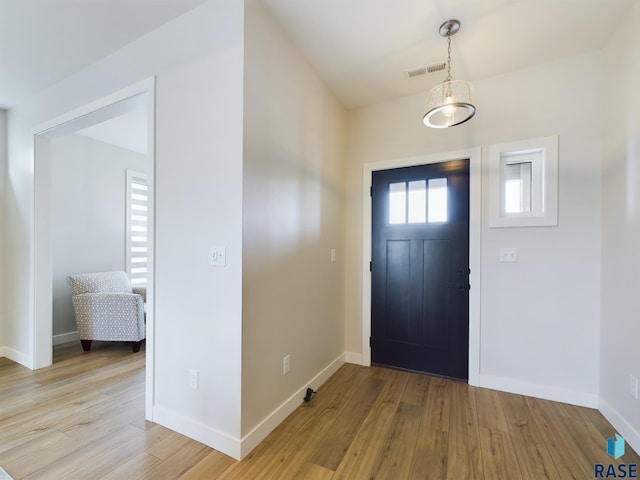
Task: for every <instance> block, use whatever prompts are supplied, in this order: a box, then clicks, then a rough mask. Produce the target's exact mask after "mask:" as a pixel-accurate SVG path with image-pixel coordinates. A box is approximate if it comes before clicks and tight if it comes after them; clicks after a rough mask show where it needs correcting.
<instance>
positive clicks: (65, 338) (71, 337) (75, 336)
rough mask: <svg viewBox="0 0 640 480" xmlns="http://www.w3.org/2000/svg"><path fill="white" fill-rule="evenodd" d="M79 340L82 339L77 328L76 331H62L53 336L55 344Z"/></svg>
mask: <svg viewBox="0 0 640 480" xmlns="http://www.w3.org/2000/svg"><path fill="white" fill-rule="evenodd" d="M78 341H80V334H79V333H78V331H77V330H76V331H75V332H68V333H61V334H60V335H54V336H53V344H54V345H62V344H63V343H69V342H78Z"/></svg>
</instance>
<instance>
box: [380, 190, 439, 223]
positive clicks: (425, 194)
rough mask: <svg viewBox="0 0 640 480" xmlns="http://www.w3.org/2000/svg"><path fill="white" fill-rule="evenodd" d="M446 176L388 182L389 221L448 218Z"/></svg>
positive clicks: (409, 221)
mask: <svg viewBox="0 0 640 480" xmlns="http://www.w3.org/2000/svg"><path fill="white" fill-rule="evenodd" d="M448 196H449V195H448V185H447V179H446V178H431V179H429V180H428V181H427V180H413V181H410V182H396V183H390V184H389V225H405V224H418V223H437V222H446V221H448V208H449V205H448Z"/></svg>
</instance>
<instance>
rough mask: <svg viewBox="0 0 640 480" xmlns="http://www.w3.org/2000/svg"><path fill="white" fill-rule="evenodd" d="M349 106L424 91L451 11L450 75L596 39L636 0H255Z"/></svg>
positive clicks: (442, 51) (486, 72)
mask: <svg viewBox="0 0 640 480" xmlns="http://www.w3.org/2000/svg"><path fill="white" fill-rule="evenodd" d="M263 2H264V3H265V4H266V5H267V6H268V7H269V9H270V10H271V11H272V13H273V15H274V16H275V17H276V18H277V19H278V21H279V22H280V23H281V25H282V26H283V27H284V29H285V30H286V31H287V32H288V34H289V36H290V37H292V38H293V39H294V41H295V42H296V44H297V45H298V47H299V48H300V49H301V50H302V51H303V53H304V54H305V56H306V57H307V58H308V59H309V61H310V63H311V64H312V65H313V67H314V68H315V69H316V71H317V72H318V73H319V74H320V75H321V76H322V77H323V78H324V80H325V82H326V83H327V85H328V86H329V87H330V88H331V90H332V91H333V92H334V93H335V94H336V95H337V96H338V98H339V99H340V100H341V101H342V103H343V105H344V106H345V107H348V108H352V107H359V106H363V105H368V104H371V103H376V102H380V101H384V100H388V99H391V98H395V97H398V96H401V95H408V94H412V93H417V92H421V91H426V90H428V89H429V88H431V87H432V86H434V85H435V84H437V83H439V82H441V81H442V80H444V77H445V76H446V74H445V73H443V72H439V73H436V74H432V75H429V76H425V77H420V78H414V79H411V80H410V79H408V77H407V75H406V73H405V70H406V69H408V68H412V67H415V66H419V65H426V64H430V63H435V62H438V61H444V60H445V59H446V48H447V45H446V40H445V39H444V38H442V37H440V35H439V34H438V29H439V27H440V25H441V24H442V23H443V22H444V21H445V20H448V19H450V18H455V19H458V20H459V21H460V23H461V25H462V27H461V30H460V32H459V33H458V34H457V35H456V36H454V37H453V39H452V66H451V68H452V76H453V78H454V79H456V78H457V79H464V80H470V81H471V80H474V79H479V78H483V77H489V76H494V75H498V74H501V73H505V72H508V71H513V70H516V69H520V68H523V67H526V66H529V65H535V64H540V63H545V62H549V61H552V60H556V59H559V58H563V57H566V56H570V55H576V54H579V53H583V52H588V51H592V50H595V49H598V48H600V47H602V46H604V44H605V43H606V41H607V39H608V38H609V37H610V36H611V34H612V32H613V30H614V29H615V27H616V24H617V23H618V22H619V20H620V19H621V18H622V17H623V16H624V15H625V13H626V12H627V11H629V10H630V9H631V7H632V6H633V5H634V3H635V2H636V0H263Z"/></svg>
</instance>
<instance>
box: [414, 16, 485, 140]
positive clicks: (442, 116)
mask: <svg viewBox="0 0 640 480" xmlns="http://www.w3.org/2000/svg"><path fill="white" fill-rule="evenodd" d="M458 30H460V22H459V21H458V20H447V21H446V22H444V23H443V24H442V25H440V36H442V37H446V39H447V46H448V48H447V78H445V80H444V82H442V83H441V84H439V85H436V86H435V87H433V88H432V89H431V90H430V91H429V94H428V96H427V108H426V113H425V114H424V118H423V119H422V121H423V122H424V124H425V125H426V126H427V127H431V128H448V127H454V126H456V125H460V124H461V123H464V122H466V121H467V120H469V119H470V118H471V117H473V116H474V115H475V113H476V107H474V106H473V104H472V103H471V101H472V100H471V95H472V89H471V84H470V83H469V82H465V81H464V80H452V79H451V37H452V36H454V35H455V34H456V33H457V32H458Z"/></svg>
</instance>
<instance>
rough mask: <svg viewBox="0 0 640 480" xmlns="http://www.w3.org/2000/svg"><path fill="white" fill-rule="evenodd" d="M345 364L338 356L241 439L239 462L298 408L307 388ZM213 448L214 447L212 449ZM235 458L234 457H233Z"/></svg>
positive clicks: (316, 386) (343, 358)
mask: <svg viewBox="0 0 640 480" xmlns="http://www.w3.org/2000/svg"><path fill="white" fill-rule="evenodd" d="M344 363H345V354H342V355H340V356H339V357H338V358H336V359H335V360H334V361H333V362H331V363H330V364H329V365H327V366H326V367H325V368H324V369H323V370H322V371H321V372H320V373H318V374H317V375H316V376H315V377H313V378H312V379H310V380H309V381H308V382H306V383H305V384H304V386H303V387H302V388H300V390H298V391H297V392H296V393H294V394H293V395H291V397H289V398H288V399H287V400H286V401H285V402H284V403H283V404H282V405H280V406H279V407H278V408H276V409H275V410H274V411H273V412H271V413H270V414H269V415H268V416H267V417H266V418H265V419H264V420H263V421H262V422H260V424H258V425H257V426H256V427H255V428H254V429H253V430H251V431H250V432H249V433H248V434H247V435H245V436H244V437H243V438H242V442H241V451H240V460H241V459H242V458H244V457H246V456H247V455H248V454H249V452H251V450H253V449H254V448H255V447H257V446H258V444H259V443H260V442H261V441H262V440H264V439H265V438H266V437H267V435H269V434H270V433H271V432H272V431H273V430H274V429H275V428H276V427H277V426H278V425H279V424H280V423H281V422H282V421H283V420H284V419H285V418H287V417H288V416H289V415H291V413H292V412H293V411H294V410H295V409H296V408H298V406H299V405H300V404H301V403H302V401H303V398H304V396H305V393H306V390H307V387H311V388H313V389H314V390H315V389H317V388H319V387H320V386H321V385H322V384H323V383H324V382H325V381H327V380H328V379H329V377H330V376H331V375H333V374H334V373H335V372H336V371H337V370H338V369H339V368H340V367H341V366H342V365H344ZM214 448H215V447H214ZM234 458H235V457H234Z"/></svg>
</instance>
